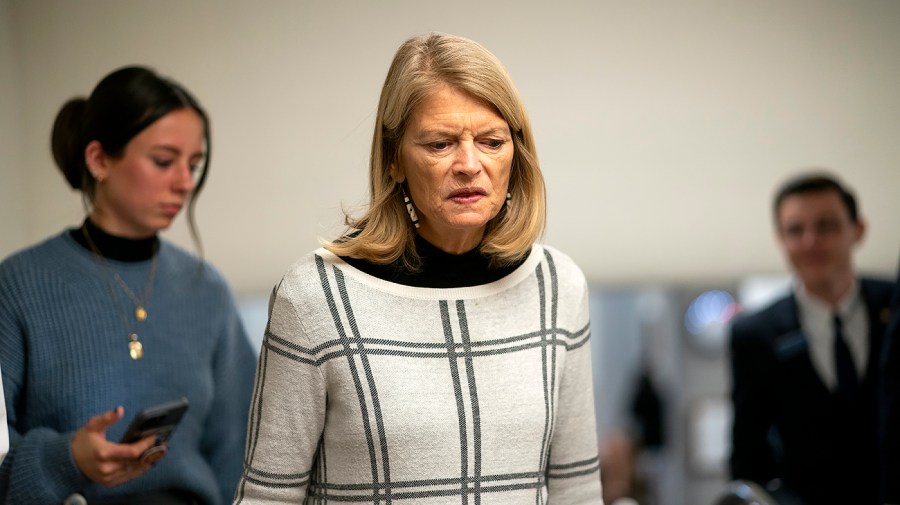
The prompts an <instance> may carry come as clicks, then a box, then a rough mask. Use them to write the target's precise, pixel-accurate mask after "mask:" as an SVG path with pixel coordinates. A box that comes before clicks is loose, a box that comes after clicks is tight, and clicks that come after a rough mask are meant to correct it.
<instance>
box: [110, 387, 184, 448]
mask: <svg viewBox="0 0 900 505" xmlns="http://www.w3.org/2000/svg"><path fill="white" fill-rule="evenodd" d="M187 408H188V401H187V398H181V399H178V400H175V401H172V402H167V403H161V404H159V405H154V406H153V407H149V408H146V409H144V410H142V411H140V412H138V414H137V415H136V416H134V419H132V420H131V423H130V424H129V425H128V429H127V430H126V431H125V435H124V436H122V441H121V443H123V444H127V443H131V442H136V441H138V440H140V439H142V438H144V437H146V436H148V435H156V436H157V437H158V438H159V439H160V441H161V442H165V441H166V440H168V439H169V436H170V435H171V434H172V432H173V431H174V430H175V426H176V425H177V424H178V421H180V420H181V416H183V415H184V412H185V411H186V410H187Z"/></svg>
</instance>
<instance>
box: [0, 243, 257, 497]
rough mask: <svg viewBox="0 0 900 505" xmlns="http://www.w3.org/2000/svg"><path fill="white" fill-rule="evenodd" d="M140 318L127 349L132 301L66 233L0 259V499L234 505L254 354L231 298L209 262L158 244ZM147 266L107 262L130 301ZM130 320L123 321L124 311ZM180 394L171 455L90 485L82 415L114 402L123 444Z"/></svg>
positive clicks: (113, 431)
mask: <svg viewBox="0 0 900 505" xmlns="http://www.w3.org/2000/svg"><path fill="white" fill-rule="evenodd" d="M157 254H158V265H157V272H156V276H155V281H154V286H153V290H152V295H151V297H150V301H149V308H148V312H149V318H148V319H147V321H145V322H143V323H140V325H139V326H138V327H137V328H136V329H137V331H138V333H139V334H140V339H141V342H142V344H143V346H144V357H143V359H141V360H137V361H134V360H132V359H131V357H130V356H129V353H128V331H131V330H132V328H127V329H126V328H125V326H126V321H127V324H132V322H133V321H134V316H133V311H134V304H133V303H132V301H131V300H130V299H129V298H128V297H127V295H126V293H125V291H124V290H123V289H122V288H121V287H120V286H119V285H118V284H117V283H116V281H115V279H114V277H113V275H112V272H111V271H110V270H109V268H107V267H104V266H102V265H101V264H99V263H98V262H97V260H96V258H95V257H93V256H92V254H91V253H90V252H89V251H87V250H85V249H84V248H83V247H81V246H80V245H79V244H77V243H76V242H75V241H74V240H73V239H72V237H71V236H70V235H69V232H64V233H61V234H59V235H57V236H55V237H52V238H50V239H48V240H46V241H44V242H42V243H40V244H37V245H35V246H33V247H30V248H28V249H26V250H24V251H21V252H19V253H17V254H15V255H13V256H11V257H10V258H8V259H7V260H5V261H4V262H3V263H2V264H0V370H2V374H3V387H4V389H5V393H6V409H7V415H8V425H9V434H10V452H9V455H8V456H7V457H6V459H5V460H4V461H3V464H2V466H0V503H17V504H38V503H40V504H46V503H62V501H63V500H64V499H65V498H66V497H67V496H69V495H70V494H71V493H74V492H80V493H82V494H83V495H84V496H85V497H86V498H87V500H88V502H91V500H94V499H110V498H114V497H127V496H129V495H140V494H143V493H146V492H151V491H162V490H180V491H186V492H189V493H191V494H193V495H194V496H196V498H197V499H198V500H199V501H200V502H201V503H206V504H210V505H214V504H221V503H226V502H230V500H231V497H232V495H233V493H234V488H235V485H236V483H237V480H238V478H239V477H240V474H241V465H242V456H243V449H244V436H245V432H246V425H247V412H248V406H249V401H250V395H251V392H252V391H251V389H252V385H253V375H254V366H255V357H254V354H253V351H252V350H251V348H250V344H249V343H248V340H247V339H246V337H245V334H244V331H243V328H242V326H241V322H240V320H239V318H238V315H237V311H236V309H235V304H234V300H233V298H232V296H231V294H230V292H229V290H228V288H227V286H226V284H225V282H224V280H223V279H222V277H221V276H220V274H219V273H218V272H216V271H215V269H214V268H213V267H211V266H210V265H209V264H207V263H204V262H201V260H199V259H197V258H196V257H195V256H193V255H191V254H189V253H187V252H186V251H184V250H182V249H179V248H178V247H177V246H174V245H173V244H171V243H168V242H166V241H161V242H160V248H159V252H158V253H157ZM150 263H151V262H150V261H142V262H136V263H131V262H116V261H109V266H110V267H112V268H113V269H115V270H116V271H117V272H119V274H120V275H121V276H122V278H123V279H124V281H125V282H126V283H127V284H128V285H129V286H130V287H131V288H132V289H133V290H134V291H135V292H136V293H138V295H140V294H141V293H143V289H144V285H145V283H146V281H147V277H148V272H149V267H150ZM123 316H127V317H123ZM182 396H184V397H186V398H187V399H188V400H189V402H190V408H189V409H188V411H187V413H186V415H185V417H184V418H183V419H182V421H181V423H180V424H179V425H178V427H177V429H176V430H175V432H174V434H173V435H172V438H171V439H170V441H169V453H168V455H167V456H166V457H165V458H163V459H162V460H161V461H160V462H159V463H157V465H156V466H155V467H153V468H152V469H151V470H150V471H149V472H147V473H146V474H144V475H143V476H141V477H139V478H137V479H134V480H132V481H129V482H127V483H125V484H123V485H120V486H116V487H113V488H103V487H101V486H99V485H97V484H95V483H93V482H90V481H88V480H87V479H86V478H85V477H84V476H83V475H82V474H81V472H80V471H79V470H78V467H77V466H76V465H75V462H74V460H73V458H72V454H71V441H72V436H73V434H74V432H75V431H77V430H78V429H79V428H80V427H81V426H82V425H84V423H85V422H87V420H88V419H90V418H91V417H93V416H95V415H97V414H100V413H101V412H104V411H108V410H111V409H113V408H115V407H116V406H118V405H121V406H123V407H124V408H125V419H123V420H121V421H119V422H118V423H116V424H114V425H113V426H111V427H110V429H109V430H108V432H107V438H108V439H109V440H119V439H120V438H121V436H122V434H123V433H124V431H125V428H126V425H127V424H128V419H130V418H131V417H132V416H133V415H134V414H136V413H137V412H138V411H139V410H141V409H142V408H145V407H149V406H152V405H155V404H158V403H162V402H166V401H170V400H175V399H178V398H180V397H182Z"/></svg>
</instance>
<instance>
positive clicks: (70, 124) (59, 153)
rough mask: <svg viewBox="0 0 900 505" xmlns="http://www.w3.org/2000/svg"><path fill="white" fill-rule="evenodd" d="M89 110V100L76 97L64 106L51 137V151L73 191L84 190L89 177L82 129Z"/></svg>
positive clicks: (54, 124) (58, 115) (57, 117)
mask: <svg viewBox="0 0 900 505" xmlns="http://www.w3.org/2000/svg"><path fill="white" fill-rule="evenodd" d="M86 110H87V99H85V98H84V97H76V98H73V99H71V100H69V101H68V102H66V104H65V105H63V106H62V108H61V109H60V110H59V113H58V114H57V115H56V120H55V121H54V122H53V132H52V134H51V136H50V150H51V151H52V152H53V159H54V161H56V165H57V166H58V167H59V170H60V171H61V172H62V174H63V176H65V178H66V181H68V183H69V186H71V187H72V189H78V190H80V189H82V182H83V180H84V177H85V176H86V175H87V166H86V165H85V163H84V148H85V146H84V140H83V134H82V129H83V127H84V116H85V111H86Z"/></svg>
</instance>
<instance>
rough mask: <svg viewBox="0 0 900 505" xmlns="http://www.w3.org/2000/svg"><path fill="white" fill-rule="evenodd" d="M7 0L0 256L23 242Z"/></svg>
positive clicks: (1, 53) (1, 5)
mask: <svg viewBox="0 0 900 505" xmlns="http://www.w3.org/2000/svg"><path fill="white" fill-rule="evenodd" d="M10 12H11V9H10V4H9V2H6V1H5V0H3V1H0V258H2V257H5V256H6V255H8V254H9V253H11V252H12V251H13V250H15V249H17V248H18V247H21V245H22V244H24V243H25V242H26V241H27V237H28V235H27V234H26V229H27V228H28V225H27V215H26V212H25V208H26V207H25V203H26V198H25V195H24V193H23V191H22V187H23V186H24V185H25V174H26V173H27V172H26V171H25V168H24V166H23V165H22V163H21V158H20V156H19V154H20V152H21V149H20V146H19V144H20V142H21V138H22V135H21V133H22V132H21V130H20V128H19V125H20V120H21V114H20V112H21V108H20V107H19V100H18V97H19V95H20V93H19V87H18V73H17V66H16V64H15V50H14V47H13V38H14V37H13V32H12V29H13V23H12V16H11V15H10Z"/></svg>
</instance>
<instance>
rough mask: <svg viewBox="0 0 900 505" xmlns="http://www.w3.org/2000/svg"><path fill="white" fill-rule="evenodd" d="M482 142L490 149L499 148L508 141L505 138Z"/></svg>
mask: <svg viewBox="0 0 900 505" xmlns="http://www.w3.org/2000/svg"><path fill="white" fill-rule="evenodd" d="M482 143H483V144H484V145H485V146H487V147H488V148H490V149H494V150H497V149H500V148H501V147H503V145H504V144H506V141H505V140H503V139H487V140H485V141H484V142H482Z"/></svg>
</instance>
